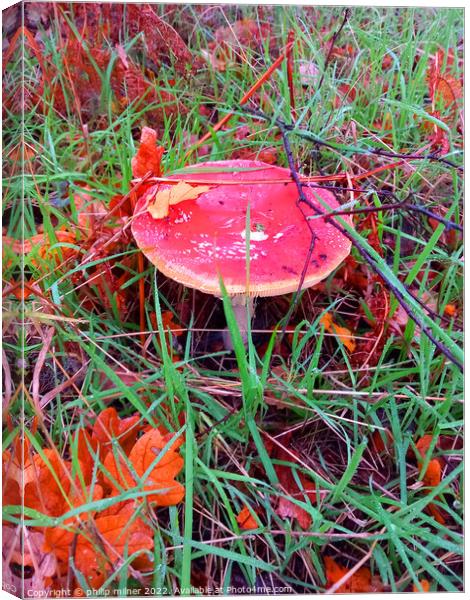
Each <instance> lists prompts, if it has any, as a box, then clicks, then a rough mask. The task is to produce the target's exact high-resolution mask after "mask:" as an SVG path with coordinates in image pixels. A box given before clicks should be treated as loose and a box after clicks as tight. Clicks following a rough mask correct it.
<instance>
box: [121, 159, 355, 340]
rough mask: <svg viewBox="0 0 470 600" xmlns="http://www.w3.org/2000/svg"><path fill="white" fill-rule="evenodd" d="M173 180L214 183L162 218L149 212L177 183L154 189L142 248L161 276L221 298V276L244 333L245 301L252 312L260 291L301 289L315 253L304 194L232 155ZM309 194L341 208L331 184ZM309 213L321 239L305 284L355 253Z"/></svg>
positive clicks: (140, 220)
mask: <svg viewBox="0 0 470 600" xmlns="http://www.w3.org/2000/svg"><path fill="white" fill-rule="evenodd" d="M170 178H174V179H178V180H182V179H183V180H184V181H186V182H187V183H190V184H194V185H198V184H201V185H203V184H204V185H207V184H209V185H211V187H210V189H209V190H208V191H207V190H206V191H204V192H203V193H202V194H201V195H199V196H198V197H197V198H195V199H192V200H187V201H184V202H181V203H179V204H176V205H174V206H170V208H169V214H168V216H167V217H164V218H159V219H155V218H153V217H152V216H151V214H150V213H149V211H148V205H149V198H152V197H155V194H156V193H157V191H158V192H159V191H161V190H164V189H166V188H168V186H169V185H172V184H162V183H160V184H156V185H155V186H154V188H151V189H150V190H149V191H147V193H146V194H145V195H144V196H143V197H141V198H140V200H139V202H138V203H137V206H136V209H135V212H134V219H133V223H132V232H133V235H134V238H135V240H136V242H137V245H138V246H139V248H140V249H141V250H142V252H143V253H144V254H145V256H146V257H147V258H148V259H149V260H150V261H151V262H152V263H153V264H154V265H156V267H157V268H158V269H159V270H160V271H162V273H164V274H165V275H167V276H168V277H171V278H172V279H174V280H176V281H178V282H180V283H182V284H184V285H186V286H188V287H192V288H196V289H198V290H201V291H203V292H206V293H209V294H214V295H215V296H220V294H221V292H220V283H219V282H220V279H219V278H222V280H223V282H224V285H225V288H226V290H227V292H228V294H230V295H231V296H232V297H233V298H234V300H235V301H234V302H233V304H234V311H235V315H236V317H237V321H238V323H239V326H240V330H241V331H242V332H246V329H247V308H246V305H247V304H248V310H249V312H250V314H251V313H252V298H253V297H254V296H277V295H280V294H286V293H289V292H294V291H296V290H297V288H298V286H299V283H300V279H301V275H302V271H303V269H304V265H305V261H306V258H307V256H308V252H309V247H310V242H311V231H310V228H309V226H308V224H307V221H306V218H305V216H304V215H303V214H302V212H301V211H300V209H299V208H298V207H297V206H296V202H297V200H298V191H297V187H296V185H295V183H294V182H293V181H292V179H291V176H290V172H289V170H288V169H284V168H281V167H276V166H272V165H268V164H265V163H262V162H259V161H252V160H231V161H219V162H206V163H201V164H199V165H196V166H193V167H190V168H188V169H186V170H185V171H184V173H182V172H179V173H178V174H174V175H170ZM305 194H306V196H307V197H308V198H309V200H311V201H312V202H313V203H315V204H316V205H317V206H318V207H319V208H320V209H321V210H322V211H324V210H325V206H324V205H322V203H321V202H320V201H319V200H318V197H320V198H321V200H322V201H323V202H325V203H326V204H327V205H328V206H329V207H330V208H331V210H334V209H337V208H338V206H339V205H338V202H337V201H336V199H335V197H334V195H333V194H332V193H331V192H329V191H327V190H325V189H322V188H311V187H308V188H305ZM248 208H249V223H250V228H249V231H248V230H247V210H248ZM308 210H309V211H310V213H309V214H311V216H312V220H311V224H312V227H313V229H314V232H315V234H316V241H315V246H314V250H313V254H312V256H311V258H310V264H309V265H308V268H307V271H306V274H305V278H304V281H303V284H302V287H303V288H307V287H310V286H312V285H315V284H316V283H318V282H319V281H321V280H322V279H325V278H326V277H327V276H328V275H329V274H330V273H331V272H332V271H333V270H334V269H335V268H336V267H337V266H338V265H339V264H340V263H341V262H342V261H343V260H344V258H345V257H346V256H347V255H348V254H349V252H350V250H351V242H350V241H349V240H348V239H347V238H346V237H345V236H344V235H342V234H341V233H340V232H339V231H338V230H337V229H336V228H335V227H334V225H333V224H332V223H331V222H329V221H327V220H325V219H324V218H323V217H321V216H320V217H318V216H317V215H315V212H314V211H313V210H311V209H308ZM342 218H345V217H342ZM247 235H249V243H248V244H247V239H246V238H247ZM247 245H249V273H248V274H247V256H246V250H247ZM247 275H248V276H247ZM248 299H250V300H249V301H248V302H247V300H248Z"/></svg>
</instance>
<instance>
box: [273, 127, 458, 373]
mask: <svg viewBox="0 0 470 600" xmlns="http://www.w3.org/2000/svg"><path fill="white" fill-rule="evenodd" d="M274 122H275V124H276V125H277V127H278V128H279V130H280V132H281V136H282V141H283V144H284V149H285V151H286V155H287V161H288V164H289V169H290V171H291V175H292V179H293V181H294V183H295V184H296V186H297V190H298V193H299V199H298V203H305V204H307V206H309V208H311V209H312V210H313V211H315V212H316V213H317V214H318V215H321V216H323V217H325V216H326V215H325V213H324V212H323V211H322V210H320V209H319V208H318V206H316V205H315V204H314V203H313V202H311V201H310V200H309V199H308V198H306V196H305V194H304V191H303V187H302V182H301V180H300V177H299V174H298V173H297V170H296V168H295V162H294V157H293V152H292V149H291V145H290V141H289V139H288V131H289V128H288V126H286V123H284V122H283V121H282V120H281V119H275V121H274ZM293 133H295V132H293ZM331 223H332V225H333V226H334V227H335V228H336V229H338V231H340V232H341V233H342V234H343V235H344V236H345V237H347V238H348V239H349V240H350V242H351V243H352V244H353V245H354V247H355V248H356V250H357V251H358V252H359V254H360V255H361V256H362V258H363V259H364V260H365V262H366V263H367V264H368V265H369V266H370V267H371V268H372V269H373V270H374V271H375V272H376V273H377V274H378V275H379V276H380V277H381V279H383V280H384V282H385V284H386V285H387V287H388V288H389V289H390V291H391V292H392V293H393V294H394V296H395V297H396V299H397V300H398V302H399V304H400V305H401V306H402V308H403V309H404V311H405V312H406V314H407V315H408V317H409V318H410V319H412V320H413V321H414V322H415V323H416V325H418V327H420V328H421V331H422V332H423V333H424V334H425V335H426V336H427V337H428V338H429V340H430V341H431V342H432V343H433V344H434V345H435V346H436V348H438V350H439V351H440V352H441V353H442V354H443V355H444V356H446V357H447V358H448V359H449V360H450V361H451V362H452V363H453V364H455V365H456V366H457V367H459V368H460V369H463V365H462V364H461V363H460V361H459V360H458V359H456V358H455V357H454V355H453V354H452V353H451V352H450V350H448V348H446V347H445V346H444V344H442V342H440V341H439V340H438V339H436V338H435V337H434V334H433V332H432V331H431V330H430V328H429V327H428V326H427V325H425V324H424V322H423V320H422V319H420V318H419V317H418V316H417V315H415V313H414V312H413V311H412V310H411V308H410V307H409V306H408V303H407V301H406V298H405V296H404V294H403V293H402V291H401V290H400V289H398V288H397V287H396V286H395V285H394V284H393V283H392V282H391V281H388V280H387V279H386V277H384V275H383V273H382V272H381V269H380V266H379V265H378V264H377V263H376V262H375V260H374V258H373V256H372V255H371V254H370V253H369V252H368V251H367V250H366V249H365V248H363V247H362V246H361V245H360V244H358V243H357V241H356V239H355V238H354V236H353V235H351V233H350V232H349V231H348V230H347V229H345V228H344V227H343V226H342V225H340V224H339V223H337V222H336V221H331ZM304 270H305V269H304ZM302 285H303V279H301V280H300V283H299V288H298V290H297V293H296V296H295V298H294V302H293V303H292V305H291V308H290V309H289V311H288V314H287V315H286V321H285V327H286V326H287V323H288V317H289V318H290V317H291V316H292V313H293V310H294V308H295V307H296V306H297V302H298V295H299V290H301V289H302ZM407 291H408V293H409V294H410V296H411V297H412V298H413V299H414V300H415V301H416V302H418V303H419V304H420V306H422V307H423V308H424V307H425V305H424V304H423V303H422V302H421V301H420V300H419V299H418V298H416V297H415V296H414V295H413V294H412V293H411V291H410V290H407Z"/></svg>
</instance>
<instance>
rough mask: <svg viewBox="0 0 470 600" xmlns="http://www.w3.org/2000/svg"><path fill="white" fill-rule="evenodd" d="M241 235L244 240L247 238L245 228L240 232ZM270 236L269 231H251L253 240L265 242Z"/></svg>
mask: <svg viewBox="0 0 470 600" xmlns="http://www.w3.org/2000/svg"><path fill="white" fill-rule="evenodd" d="M240 235H241V236H242V238H243V239H244V240H246V231H245V230H243V231H242V232H241V233H240ZM268 237H269V235H268V234H267V233H264V231H250V240H252V241H253V242H263V241H264V240H267V239H268Z"/></svg>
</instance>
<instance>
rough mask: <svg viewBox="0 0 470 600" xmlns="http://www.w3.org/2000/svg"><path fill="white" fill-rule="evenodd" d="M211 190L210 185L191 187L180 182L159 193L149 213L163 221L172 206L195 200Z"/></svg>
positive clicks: (149, 207)
mask: <svg viewBox="0 0 470 600" xmlns="http://www.w3.org/2000/svg"><path fill="white" fill-rule="evenodd" d="M210 189H211V187H210V186H208V185H197V186H191V185H189V184H188V183H185V182H184V181H179V182H178V183H177V184H176V185H175V186H172V187H168V188H165V189H164V190H161V191H160V192H157V194H156V196H155V200H154V202H153V204H149V206H148V211H149V213H150V214H151V215H152V217H153V218H154V219H163V218H164V217H167V216H168V213H169V209H170V206H173V205H175V204H179V203H180V202H184V201H185V200H195V199H196V198H198V197H199V196H200V195H201V194H204V193H205V192H208V191H209V190H210Z"/></svg>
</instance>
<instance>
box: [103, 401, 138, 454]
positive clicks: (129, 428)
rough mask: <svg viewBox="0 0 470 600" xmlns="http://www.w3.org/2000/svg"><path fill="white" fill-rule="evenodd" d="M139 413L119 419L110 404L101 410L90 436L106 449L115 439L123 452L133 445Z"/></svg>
mask: <svg viewBox="0 0 470 600" xmlns="http://www.w3.org/2000/svg"><path fill="white" fill-rule="evenodd" d="M139 420H140V417H139V415H134V416H132V417H126V418H124V419H121V418H120V417H119V415H118V413H117V411H116V409H115V408H114V407H112V406H110V407H109V408H106V409H105V410H103V411H101V412H100V414H99V415H98V417H97V419H96V421H95V424H94V426H93V434H92V438H93V439H94V440H96V441H97V442H98V443H99V444H100V445H101V447H102V448H104V449H107V448H108V447H109V446H110V445H111V443H112V441H113V440H117V441H118V442H119V444H120V445H121V448H123V450H124V451H125V452H127V451H129V450H130V449H131V448H132V446H133V445H134V442H135V439H136V437H137V433H138V428H137V423H138V422H139Z"/></svg>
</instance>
